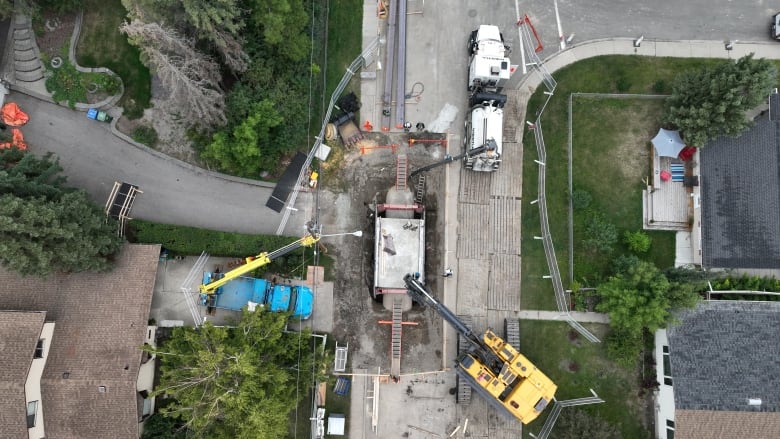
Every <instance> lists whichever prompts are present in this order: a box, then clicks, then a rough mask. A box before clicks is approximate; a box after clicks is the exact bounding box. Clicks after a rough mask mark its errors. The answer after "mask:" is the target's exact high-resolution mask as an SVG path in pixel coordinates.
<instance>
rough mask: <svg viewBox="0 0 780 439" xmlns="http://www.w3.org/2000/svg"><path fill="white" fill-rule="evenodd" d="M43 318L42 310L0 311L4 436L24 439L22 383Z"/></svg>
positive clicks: (0, 419) (0, 418) (0, 412)
mask: <svg viewBox="0 0 780 439" xmlns="http://www.w3.org/2000/svg"><path fill="white" fill-rule="evenodd" d="M45 318H46V313H43V312H21V311H19V312H17V311H0V346H2V349H1V350H2V355H0V370H2V371H3V373H2V375H0V377H2V378H0V394H2V395H3V397H2V398H0V426H2V431H3V437H4V438H25V439H26V438H27V423H26V422H27V421H26V419H27V403H26V398H25V394H24V385H25V383H26V382H27V373H28V372H29V371H30V364H32V360H33V354H34V353H35V346H36V345H37V344H38V339H39V338H40V337H41V329H43V323H44V320H45Z"/></svg>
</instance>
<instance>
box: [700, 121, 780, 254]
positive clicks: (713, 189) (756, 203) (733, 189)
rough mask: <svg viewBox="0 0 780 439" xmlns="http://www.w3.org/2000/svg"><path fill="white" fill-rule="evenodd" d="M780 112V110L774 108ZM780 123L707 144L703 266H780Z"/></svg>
mask: <svg viewBox="0 0 780 439" xmlns="http://www.w3.org/2000/svg"><path fill="white" fill-rule="evenodd" d="M774 111H778V110H774ZM779 130H780V121H770V120H769V117H768V116H767V115H763V116H761V117H759V118H758V119H757V120H756V124H755V126H754V127H753V128H751V129H750V130H748V131H746V132H744V133H742V134H741V135H740V136H739V137H720V138H718V139H716V140H714V141H712V142H710V143H708V144H707V145H706V147H705V148H702V150H701V153H700V160H701V204H702V222H701V227H702V264H703V265H704V266H705V267H707V268H780V168H779V166H780V160H778V158H779V157H778V155H779V154H778V151H780V133H778V131H779Z"/></svg>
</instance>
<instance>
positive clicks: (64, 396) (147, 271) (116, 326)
mask: <svg viewBox="0 0 780 439" xmlns="http://www.w3.org/2000/svg"><path fill="white" fill-rule="evenodd" d="M159 253H160V246H159V245H126V246H125V247H124V248H123V249H122V251H121V252H120V253H119V255H118V256H117V260H116V266H115V268H114V270H113V271H111V272H109V273H74V274H57V275H53V276H50V277H49V278H46V279H40V278H29V277H28V278H25V277H20V276H18V275H17V274H16V273H12V272H8V271H5V270H4V269H1V268H0V283H1V284H2V285H3V288H2V289H0V307H2V308H5V309H16V310H29V311H46V312H47V315H46V318H47V320H49V321H54V322H55V323H56V326H55V329H54V335H53V337H52V344H51V349H50V351H49V356H48V359H47V362H46V367H45V369H44V371H43V377H42V378H41V394H42V407H43V411H44V423H45V429H46V436H47V437H52V438H54V437H56V438H74V439H75V438H79V439H81V438H108V437H110V438H132V439H137V438H138V420H139V416H138V406H137V394H136V381H137V379H138V369H139V367H140V361H141V346H143V343H144V339H145V333H146V326H147V320H148V317H149V308H150V306H151V301H152V292H153V290H154V282H155V277H156V271H157V263H158V260H159ZM33 347H34V346H33ZM101 386H104V387H103V388H101ZM103 390H105V391H103ZM5 427H6V426H5V425H3V426H0V428H5Z"/></svg>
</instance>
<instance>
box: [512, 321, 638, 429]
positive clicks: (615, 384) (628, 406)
mask: <svg viewBox="0 0 780 439" xmlns="http://www.w3.org/2000/svg"><path fill="white" fill-rule="evenodd" d="M585 326H586V327H587V329H588V330H589V331H591V332H593V333H594V334H596V336H598V337H600V338H602V339H604V338H605V337H606V333H607V327H606V326H605V325H595V324H591V325H585ZM571 332H572V329H571V328H570V327H569V325H567V324H566V323H564V322H545V321H531V320H521V321H520V333H521V334H533V336H525V337H522V342H521V343H520V348H521V351H522V353H523V354H524V355H526V356H527V357H528V358H529V359H530V360H531V361H532V362H534V364H536V366H537V367H539V369H540V370H542V371H543V372H544V373H545V374H547V375H548V376H549V377H550V378H551V379H552V380H553V381H554V382H555V383H556V384H557V385H558V392H557V393H556V398H557V399H558V400H566V399H573V398H582V397H586V396H591V393H590V389H593V390H594V391H595V392H596V393H597V394H598V396H600V397H601V398H602V399H604V400H605V401H606V402H605V403H603V404H595V405H590V406H585V407H584V410H585V411H586V412H587V413H588V414H589V415H591V416H598V417H600V418H602V419H604V420H605V421H607V422H608V423H610V424H612V425H615V426H618V428H619V429H620V431H621V434H622V437H625V438H632V439H642V438H649V437H650V432H649V430H648V429H647V428H645V427H644V426H643V425H642V417H643V411H642V408H643V401H642V399H641V398H639V397H638V394H637V392H638V385H637V383H638V381H639V377H638V375H637V371H635V370H628V369H625V368H623V367H620V366H617V365H615V364H614V363H612V362H611V361H609V360H607V359H606V346H605V345H604V344H603V343H596V344H594V343H590V342H588V341H587V340H585V339H584V338H582V336H577V337H573V336H572V335H571ZM564 410H571V409H566V408H564ZM549 412H550V410H549V408H548V409H547V410H546V411H545V412H544V413H543V414H542V416H540V417H539V418H538V419H537V420H535V421H534V422H532V423H531V424H530V425H529V426H527V427H525V428H524V429H523V437H525V438H528V437H530V436H529V435H528V433H529V432H530V433H534V434H538V433H539V430H540V429H541V428H542V425H544V421H545V419H546V416H547V414H548V413H549ZM556 432H558V433H559V434H561V435H564V432H563V431H560V430H556V429H553V434H552V435H551V437H556V434H555V433H556ZM567 437H576V434H574V435H569V436H567Z"/></svg>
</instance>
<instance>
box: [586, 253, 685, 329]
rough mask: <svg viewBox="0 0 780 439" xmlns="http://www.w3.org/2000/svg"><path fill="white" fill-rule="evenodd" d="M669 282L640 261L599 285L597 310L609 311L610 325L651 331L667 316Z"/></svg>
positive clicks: (654, 269) (658, 326) (660, 324)
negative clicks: (599, 297)
mask: <svg viewBox="0 0 780 439" xmlns="http://www.w3.org/2000/svg"><path fill="white" fill-rule="evenodd" d="M668 290H669V281H668V280H667V279H666V276H664V275H663V273H661V272H660V271H658V269H657V268H656V267H655V265H653V264H652V263H650V262H646V261H639V262H638V263H636V264H634V265H632V266H630V267H628V268H627V269H626V270H625V271H624V272H622V273H619V274H617V275H615V276H613V277H610V278H609V280H608V281H607V282H605V283H603V284H601V285H599V287H598V294H599V296H601V302H599V304H598V305H597V306H596V309H597V310H599V311H601V312H606V313H608V314H609V318H610V326H612V327H613V328H615V329H617V330H620V331H625V332H629V333H640V332H641V331H642V328H647V329H648V330H650V331H651V332H653V331H655V330H656V329H658V328H660V327H662V326H663V325H664V323H666V321H667V320H668V318H669V308H670V303H669V298H668V297H667V293H668Z"/></svg>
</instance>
